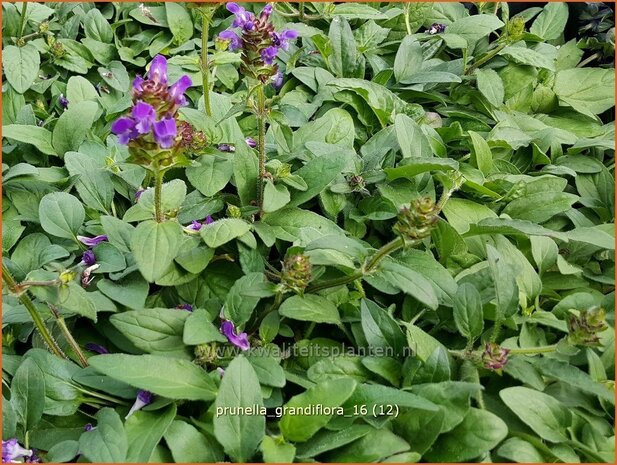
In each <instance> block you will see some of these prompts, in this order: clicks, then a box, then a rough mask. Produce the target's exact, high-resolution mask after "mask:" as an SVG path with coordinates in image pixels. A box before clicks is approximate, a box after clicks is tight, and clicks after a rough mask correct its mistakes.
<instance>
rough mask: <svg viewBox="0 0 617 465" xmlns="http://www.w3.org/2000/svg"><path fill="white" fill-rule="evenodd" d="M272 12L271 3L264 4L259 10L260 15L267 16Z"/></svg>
mask: <svg viewBox="0 0 617 465" xmlns="http://www.w3.org/2000/svg"><path fill="white" fill-rule="evenodd" d="M271 14H272V3H268V4H267V5H266V6H264V9H263V10H261V17H262V18H268V17H269V16H270V15H271Z"/></svg>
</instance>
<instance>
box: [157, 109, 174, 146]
mask: <svg viewBox="0 0 617 465" xmlns="http://www.w3.org/2000/svg"><path fill="white" fill-rule="evenodd" d="M153 129H154V140H156V142H157V143H158V144H159V145H160V146H161V147H162V148H164V149H168V148H170V147H171V146H172V145H173V144H174V139H175V138H176V133H177V127H176V120H175V119H173V118H171V117H169V116H168V117H166V118H163V119H162V120H160V121H156V122H155V123H154V125H153Z"/></svg>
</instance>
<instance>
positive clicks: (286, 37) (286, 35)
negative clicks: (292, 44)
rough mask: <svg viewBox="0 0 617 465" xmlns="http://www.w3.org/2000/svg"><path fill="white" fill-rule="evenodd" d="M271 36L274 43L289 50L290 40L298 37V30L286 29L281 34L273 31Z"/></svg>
mask: <svg viewBox="0 0 617 465" xmlns="http://www.w3.org/2000/svg"><path fill="white" fill-rule="evenodd" d="M270 37H271V38H272V45H274V46H275V47H278V48H281V49H283V50H285V51H287V50H289V41H290V40H294V39H296V38H297V37H298V31H294V30H293V29H285V30H284V31H282V32H281V33H280V34H278V33H276V32H273V33H272V34H271V36H270Z"/></svg>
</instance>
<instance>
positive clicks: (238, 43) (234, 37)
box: [219, 29, 242, 51]
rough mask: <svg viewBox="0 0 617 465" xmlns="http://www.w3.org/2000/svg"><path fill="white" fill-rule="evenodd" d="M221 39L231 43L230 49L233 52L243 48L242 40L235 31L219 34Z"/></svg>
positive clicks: (225, 31) (227, 30)
mask: <svg viewBox="0 0 617 465" xmlns="http://www.w3.org/2000/svg"><path fill="white" fill-rule="evenodd" d="M219 39H222V40H228V41H229V49H230V50H231V51H234V50H238V49H240V48H242V39H241V38H240V36H239V35H238V34H236V33H235V32H234V31H230V30H229V29H226V30H224V31H223V32H221V33H220V34H219Z"/></svg>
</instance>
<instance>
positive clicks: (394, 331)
mask: <svg viewBox="0 0 617 465" xmlns="http://www.w3.org/2000/svg"><path fill="white" fill-rule="evenodd" d="M360 309H361V318H362V320H361V322H362V330H363V331H364V336H365V337H366V340H367V342H368V343H369V345H371V346H373V347H380V348H387V347H391V348H392V349H394V354H395V355H400V354H401V353H402V350H403V348H404V346H405V343H406V341H405V334H404V333H403V330H402V329H401V327H400V326H399V324H398V323H397V322H396V321H395V320H394V319H393V318H392V317H391V316H390V315H388V313H386V311H385V310H384V309H383V308H381V307H379V306H378V305H377V304H376V303H374V302H373V301H371V300H367V299H362V301H361V303H360Z"/></svg>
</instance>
